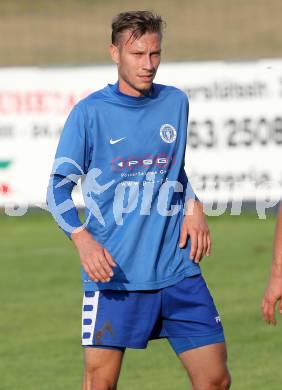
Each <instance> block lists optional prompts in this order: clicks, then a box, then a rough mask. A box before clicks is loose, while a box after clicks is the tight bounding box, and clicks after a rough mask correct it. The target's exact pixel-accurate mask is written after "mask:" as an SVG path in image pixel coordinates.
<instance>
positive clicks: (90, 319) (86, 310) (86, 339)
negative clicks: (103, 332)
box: [81, 291, 100, 345]
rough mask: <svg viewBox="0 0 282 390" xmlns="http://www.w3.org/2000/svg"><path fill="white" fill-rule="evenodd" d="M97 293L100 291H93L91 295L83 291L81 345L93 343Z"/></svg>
mask: <svg viewBox="0 0 282 390" xmlns="http://www.w3.org/2000/svg"><path fill="white" fill-rule="evenodd" d="M99 295H100V291H95V294H94V296H93V297H86V296H85V293H84V294H83V303H82V332H81V344H82V345H93V336H94V329H95V323H96V317H97V310H98V301H99Z"/></svg>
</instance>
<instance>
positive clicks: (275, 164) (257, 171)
mask: <svg viewBox="0 0 282 390" xmlns="http://www.w3.org/2000/svg"><path fill="white" fill-rule="evenodd" d="M115 81H116V69H115V67H114V66H93V67H77V68H2V69H0V206H1V207H3V206H5V205H6V206H7V205H11V206H13V205H20V206H22V205H26V206H36V205H37V206H42V205H44V203H45V196H46V187H47V184H48V180H49V174H50V170H51V167H52V161H53V158H54V153H55V149H56V146H57V143H58V138H59V134H60V131H61V129H62V126H63V124H64V121H65V119H66V117H67V115H68V113H69V111H70V110H71V108H72V106H73V105H74V104H75V103H76V102H77V101H78V100H79V99H81V98H82V97H84V96H86V95H88V94H89V93H91V92H93V91H96V90H98V89H100V88H103V87H104V86H105V85H106V84H107V83H114V82H115ZM155 81H156V82H159V83H163V84H169V85H174V86H176V87H179V88H180V89H182V90H184V91H185V92H187V94H188V95H189V100H190V119H189V130H188V131H189V136H188V145H187V151H186V166H185V168H186V172H187V174H188V176H189V178H190V180H191V183H192V185H193V187H194V189H195V191H196V193H197V194H198V196H199V197H200V198H201V199H202V200H204V201H206V202H212V201H220V202H226V201H232V200H235V201H242V200H243V201H245V200H250V201H251V200H259V199H265V198H266V197H267V198H271V199H273V200H276V201H277V200H278V199H280V198H281V194H282V60H271V59H269V60H260V61H254V62H185V63H164V64H162V65H161V66H160V68H159V71H158V75H157V77H156V79H155ZM75 198H76V200H77V202H78V203H81V198H80V196H79V194H78V192H77V193H76V195H75Z"/></svg>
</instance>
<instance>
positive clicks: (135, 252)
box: [47, 11, 230, 390]
mask: <svg viewBox="0 0 282 390" xmlns="http://www.w3.org/2000/svg"><path fill="white" fill-rule="evenodd" d="M162 26H163V21H162V19H161V17H160V16H158V15H154V14H153V13H151V12H148V11H136V12H124V13H121V14H119V15H117V16H116V17H115V18H114V20H113V23H112V44H111V45H110V54H111V57H112V59H113V61H114V63H115V64H116V65H117V73H118V81H117V82H116V83H115V84H113V85H112V84H108V85H107V86H105V88H103V89H101V90H99V91H98V92H95V93H93V94H91V95H90V96H88V97H86V98H85V99H83V100H81V101H80V102H79V103H78V104H77V105H76V106H75V107H74V108H73V110H72V111H71V113H70V115H69V117H68V119H67V121H66V123H65V126H64V129H63V132H62V135H61V138H60V141H59V145H58V148H57V152H56V158H55V163H54V167H53V171H52V175H51V179H50V184H49V187H48V197H47V200H48V205H49V209H50V211H51V212H52V214H53V216H54V217H55V219H56V221H57V222H58V224H59V226H60V227H61V228H62V229H63V230H64V231H65V232H66V234H67V235H68V236H69V237H70V238H71V240H72V241H73V243H74V245H75V247H76V249H77V251H78V253H79V256H80V261H81V271H82V278H83V286H84V297H83V305H82V345H83V346H84V347H85V349H84V355H85V370H84V382H83V389H84V390H109V389H116V388H117V382H118V377H119V372H120V368H121V364H122V358H123V355H124V351H125V349H126V348H146V346H147V343H148V341H149V340H151V339H157V338H167V339H168V341H169V343H170V344H171V346H172V348H173V349H174V351H175V353H176V354H177V355H178V356H179V358H180V360H181V362H182V363H183V366H184V367H185V369H186V371H187V373H188V375H189V377H190V380H191V382H192V385H193V388H194V389H201V390H203V389H205V390H212V389H227V388H229V386H230V375H229V372H228V369H227V365H226V360H227V357H226V356H227V354H226V347H225V341H224V334H223V328H222V324H221V321H220V317H219V314H218V312H217V310H216V307H215V305H214V302H213V299H212V297H211V295H210V293H209V290H208V288H207V285H206V283H205V281H204V279H203V277H202V275H201V270H200V267H199V262H200V260H201V259H202V257H203V256H204V255H209V253H210V251H211V239H210V234H209V230H208V226H207V223H206V220H205V216H204V213H203V207H202V204H201V203H200V201H199V200H198V198H197V197H196V196H195V194H194V192H193V190H192V188H191V186H190V184H189V181H188V178H187V176H186V173H185V170H184V161H185V147H186V137H187V121H188V107H189V106H188V99H187V96H186V95H185V94H184V93H183V92H182V91H180V90H179V89H177V88H174V87H171V86H165V85H161V84H156V83H153V80H154V77H155V75H156V72H157V69H158V66H159V64H160V59H161V42H162ZM79 177H82V188H83V195H84V200H85V204H86V213H85V220H86V221H85V223H84V224H82V222H81V221H80V219H79V217H78V212H77V209H76V208H75V205H74V203H73V201H72V198H71V192H72V189H73V187H74V186H75V184H76V183H77V180H78V179H79Z"/></svg>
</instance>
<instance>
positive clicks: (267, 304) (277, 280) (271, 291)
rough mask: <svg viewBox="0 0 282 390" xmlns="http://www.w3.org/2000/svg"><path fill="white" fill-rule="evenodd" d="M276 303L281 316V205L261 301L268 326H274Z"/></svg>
mask: <svg viewBox="0 0 282 390" xmlns="http://www.w3.org/2000/svg"><path fill="white" fill-rule="evenodd" d="M278 302H279V312H280V314H282V205H280V209H279V213H278V219H277V224H276V229H275V238H274V246H273V260H272V266H271V273H270V277H269V281H268V285H267V287H266V290H265V293H264V296H263V300H262V315H263V318H264V320H265V321H266V322H267V323H269V324H273V325H276V319H275V307H276V304H277V303H278Z"/></svg>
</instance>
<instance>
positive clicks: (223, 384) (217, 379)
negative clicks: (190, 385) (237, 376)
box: [205, 371, 231, 390]
mask: <svg viewBox="0 0 282 390" xmlns="http://www.w3.org/2000/svg"><path fill="white" fill-rule="evenodd" d="M230 386H231V376H230V374H229V372H228V371H226V372H224V373H222V374H220V375H216V376H214V377H212V378H210V379H209V383H207V386H206V387H205V388H207V389H212V390H228V389H229V388H230Z"/></svg>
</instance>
